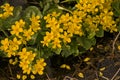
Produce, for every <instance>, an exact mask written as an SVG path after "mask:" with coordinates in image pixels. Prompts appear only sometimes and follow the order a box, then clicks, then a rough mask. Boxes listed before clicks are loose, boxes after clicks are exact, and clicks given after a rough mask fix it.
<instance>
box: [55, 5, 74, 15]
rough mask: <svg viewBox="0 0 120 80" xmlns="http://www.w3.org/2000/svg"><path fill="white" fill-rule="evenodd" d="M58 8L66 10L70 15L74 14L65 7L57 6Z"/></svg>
mask: <svg viewBox="0 0 120 80" xmlns="http://www.w3.org/2000/svg"><path fill="white" fill-rule="evenodd" d="M57 7H58V9H61V10H65V11H67V12H69V13H71V14H72V11H70V10H69V9H66V8H64V7H61V6H59V5H57Z"/></svg>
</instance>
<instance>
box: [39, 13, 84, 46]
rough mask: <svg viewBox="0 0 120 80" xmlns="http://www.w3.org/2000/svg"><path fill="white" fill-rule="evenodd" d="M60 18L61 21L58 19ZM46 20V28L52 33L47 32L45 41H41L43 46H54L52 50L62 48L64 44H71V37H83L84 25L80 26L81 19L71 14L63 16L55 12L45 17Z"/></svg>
mask: <svg viewBox="0 0 120 80" xmlns="http://www.w3.org/2000/svg"><path fill="white" fill-rule="evenodd" d="M58 18H59V19H58ZM44 19H45V20H46V23H47V24H46V27H47V28H48V29H50V31H47V32H46V36H44V40H43V41H41V43H43V46H45V45H46V46H49V44H50V43H51V44H52V48H61V44H62V43H65V44H67V43H70V42H71V37H72V36H73V35H74V34H76V35H79V36H82V35H83V34H84V33H83V31H82V28H81V27H82V25H81V24H79V22H80V21H81V18H78V17H77V16H76V15H73V16H70V14H69V13H66V14H62V15H61V16H60V13H56V12H53V13H52V14H48V15H47V16H45V17H44Z"/></svg>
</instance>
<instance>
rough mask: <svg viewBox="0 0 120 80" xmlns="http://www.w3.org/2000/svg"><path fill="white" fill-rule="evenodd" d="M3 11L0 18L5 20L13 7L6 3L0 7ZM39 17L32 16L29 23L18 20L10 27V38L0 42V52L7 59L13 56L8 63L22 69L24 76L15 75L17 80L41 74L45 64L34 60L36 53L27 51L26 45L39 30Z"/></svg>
mask: <svg viewBox="0 0 120 80" xmlns="http://www.w3.org/2000/svg"><path fill="white" fill-rule="evenodd" d="M1 8H3V10H4V11H5V12H4V13H3V14H0V17H1V18H7V17H8V16H10V15H13V13H12V11H13V7H11V6H10V5H9V4H8V3H6V4H5V5H3V6H1ZM40 29H41V28H40V16H35V15H32V16H31V18H30V19H29V23H27V22H26V21H24V20H23V19H20V20H18V21H16V22H15V24H13V25H12V26H11V29H10V33H11V35H10V37H7V38H5V39H3V40H1V41H0V50H1V51H3V52H5V53H6V55H7V57H9V58H11V57H12V56H15V59H10V60H9V63H10V64H13V65H15V64H16V63H19V67H20V68H21V69H22V71H23V74H24V75H17V78H18V79H22V80H26V79H27V75H31V76H30V78H31V79H34V78H35V76H34V74H39V75H42V74H43V70H44V67H45V66H46V63H45V61H44V59H43V58H36V56H37V53H35V52H33V51H32V50H29V51H28V50H27V46H26V43H27V41H30V40H31V38H32V36H33V35H34V34H35V33H37V31H38V30H40Z"/></svg>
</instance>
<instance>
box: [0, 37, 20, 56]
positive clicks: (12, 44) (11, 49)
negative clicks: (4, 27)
mask: <svg viewBox="0 0 120 80" xmlns="http://www.w3.org/2000/svg"><path fill="white" fill-rule="evenodd" d="M1 44H2V46H0V50H2V51H4V52H6V53H7V56H8V57H11V56H12V55H13V56H16V52H17V50H18V49H19V45H20V44H21V41H20V40H18V39H17V38H16V37H15V38H13V40H9V39H8V38H5V39H4V40H1Z"/></svg>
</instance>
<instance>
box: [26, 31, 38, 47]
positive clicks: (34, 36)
mask: <svg viewBox="0 0 120 80" xmlns="http://www.w3.org/2000/svg"><path fill="white" fill-rule="evenodd" d="M37 35H38V33H36V34H34V35H33V36H31V40H30V41H28V44H29V45H34V44H35V43H36V39H37Z"/></svg>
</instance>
